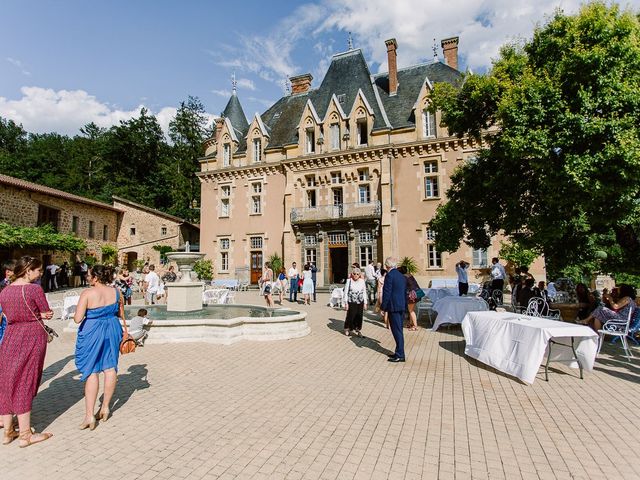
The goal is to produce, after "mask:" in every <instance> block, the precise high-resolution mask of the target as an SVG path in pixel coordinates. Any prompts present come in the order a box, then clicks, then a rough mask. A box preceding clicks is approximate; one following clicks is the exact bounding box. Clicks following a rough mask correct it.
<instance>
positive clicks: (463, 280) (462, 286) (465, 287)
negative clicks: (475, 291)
mask: <svg viewBox="0 0 640 480" xmlns="http://www.w3.org/2000/svg"><path fill="white" fill-rule="evenodd" d="M468 268H469V264H468V263H467V262H465V261H464V260H460V261H459V262H458V263H456V273H457V274H458V295H459V296H461V297H462V296H463V295H466V294H467V293H468V292H469V275H468V272H467V269H468Z"/></svg>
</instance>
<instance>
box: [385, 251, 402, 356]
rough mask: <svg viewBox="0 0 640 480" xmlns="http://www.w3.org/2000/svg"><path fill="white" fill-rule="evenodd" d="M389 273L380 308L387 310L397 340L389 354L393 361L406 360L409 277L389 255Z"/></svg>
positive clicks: (387, 265)
mask: <svg viewBox="0 0 640 480" xmlns="http://www.w3.org/2000/svg"><path fill="white" fill-rule="evenodd" d="M384 264H385V266H386V267H387V274H386V275H385V277H384V287H383V288H382V303H381V306H380V309H381V310H382V311H383V312H387V315H388V316H389V325H390V326H391V334H392V335H393V339H394V340H395V341H396V351H395V353H394V354H393V355H389V361H390V362H393V363H397V362H404V359H405V357H404V334H403V333H402V327H403V323H404V322H403V317H404V312H405V311H406V309H407V279H406V278H405V276H404V275H402V273H400V272H399V271H398V270H397V268H396V267H397V266H398V261H397V260H396V259H395V258H393V257H389V258H387V259H386V260H385V262H384Z"/></svg>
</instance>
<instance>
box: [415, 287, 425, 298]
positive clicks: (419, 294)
mask: <svg viewBox="0 0 640 480" xmlns="http://www.w3.org/2000/svg"><path fill="white" fill-rule="evenodd" d="M424 295H425V294H424V290H422V289H421V288H416V298H417V299H418V301H420V300H422V299H423V298H424Z"/></svg>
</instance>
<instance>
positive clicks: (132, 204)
mask: <svg viewBox="0 0 640 480" xmlns="http://www.w3.org/2000/svg"><path fill="white" fill-rule="evenodd" d="M112 198H113V201H114V202H117V203H123V204H125V205H129V206H130V207H133V208H137V209H139V210H143V211H145V212H148V213H151V214H153V215H157V216H159V217H164V218H166V219H168V220H172V221H174V222H176V223H184V224H186V225H191V226H192V227H195V228H200V226H199V225H196V224H194V223H191V222H188V221H187V220H185V219H184V218H180V217H176V216H175V215H171V214H169V213H165V212H163V211H161V210H157V209H155V208H152V207H147V206H146V205H142V204H141V203H137V202H133V201H131V200H127V199H126V198H122V197H117V196H115V195H114V196H113V197H112Z"/></svg>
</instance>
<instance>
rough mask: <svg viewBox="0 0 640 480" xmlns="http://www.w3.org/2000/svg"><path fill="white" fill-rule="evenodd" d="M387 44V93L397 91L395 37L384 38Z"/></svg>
mask: <svg viewBox="0 0 640 480" xmlns="http://www.w3.org/2000/svg"><path fill="white" fill-rule="evenodd" d="M384 44H385V45H386V46H387V65H388V67H389V95H395V94H396V93H398V62H397V53H396V51H397V50H398V42H396V39H395V38H390V39H389V40H385V42H384Z"/></svg>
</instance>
